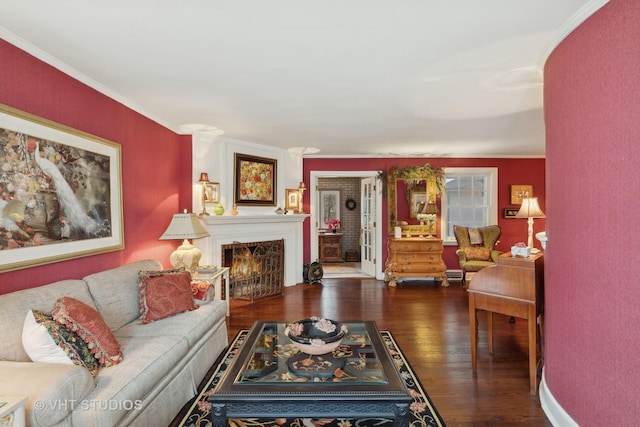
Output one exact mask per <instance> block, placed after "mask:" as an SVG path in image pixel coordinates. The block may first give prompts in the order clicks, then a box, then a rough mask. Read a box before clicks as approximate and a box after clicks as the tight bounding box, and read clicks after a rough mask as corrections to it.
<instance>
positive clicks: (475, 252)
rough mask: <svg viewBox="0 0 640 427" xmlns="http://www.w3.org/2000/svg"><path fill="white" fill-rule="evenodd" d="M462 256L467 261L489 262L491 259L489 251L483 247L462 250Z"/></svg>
mask: <svg viewBox="0 0 640 427" xmlns="http://www.w3.org/2000/svg"><path fill="white" fill-rule="evenodd" d="M463 251H464V256H466V257H467V259H468V260H472V261H489V260H490V259H491V249H489V248H485V247H484V246H477V247H473V248H464V249H463Z"/></svg>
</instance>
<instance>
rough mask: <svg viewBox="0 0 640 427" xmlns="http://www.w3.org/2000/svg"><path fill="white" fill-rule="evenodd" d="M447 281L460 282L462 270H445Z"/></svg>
mask: <svg viewBox="0 0 640 427" xmlns="http://www.w3.org/2000/svg"><path fill="white" fill-rule="evenodd" d="M446 274H447V280H453V281H454V282H455V281H458V282H459V281H462V270H447V271H446Z"/></svg>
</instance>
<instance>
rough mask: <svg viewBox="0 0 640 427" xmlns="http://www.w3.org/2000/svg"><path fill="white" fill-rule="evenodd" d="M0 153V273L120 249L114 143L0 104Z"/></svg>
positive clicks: (117, 148) (117, 160) (116, 148)
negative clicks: (1, 164)
mask: <svg viewBox="0 0 640 427" xmlns="http://www.w3.org/2000/svg"><path fill="white" fill-rule="evenodd" d="M0 146H1V147H0V151H2V152H4V153H5V161H6V162H8V163H7V165H8V166H9V167H8V168H7V169H6V173H5V174H4V175H3V177H2V180H1V182H2V183H0V187H2V189H1V191H2V192H3V193H4V196H3V199H2V201H1V203H2V205H1V206H0V210H2V213H3V216H4V217H5V223H4V224H3V227H2V229H1V230H2V231H0V245H2V250H1V251H0V252H1V253H2V256H1V257H0V273H2V272H6V271H12V270H18V269H22V268H29V267H34V266H37V265H43V264H50V263H54V262H59V261H63V260H69V259H74V258H81V257H85V256H91V255H97V254H100V253H105V252H112V251H119V250H122V249H124V226H123V215H122V156H121V149H120V144H117V143H115V142H111V141H107V140H105V139H102V138H99V137H97V136H94V135H90V134H88V133H85V132H82V131H79V130H76V129H73V128H70V127H68V126H64V125H61V124H58V123H55V122H53V121H50V120H47V119H44V118H41V117H37V116H35V115H32V114H29V113H26V112H23V111H20V110H17V109H15V108H13V107H9V106H6V105H2V104H0ZM21 165H22V166H21ZM24 165H28V166H29V167H28V168H25V167H24ZM78 165H84V166H83V167H79V166H78ZM12 188H22V189H23V190H24V191H22V193H21V194H18V193H17V192H15V191H14V190H12ZM7 218H8V219H9V220H10V222H7V221H6V219H7Z"/></svg>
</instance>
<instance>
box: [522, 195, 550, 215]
mask: <svg viewBox="0 0 640 427" xmlns="http://www.w3.org/2000/svg"><path fill="white" fill-rule="evenodd" d="M516 218H545V215H544V212H542V209H540V205H539V204H538V198H537V197H525V198H524V199H522V206H520V210H519V211H518V213H517V214H516Z"/></svg>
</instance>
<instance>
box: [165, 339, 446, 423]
mask: <svg viewBox="0 0 640 427" xmlns="http://www.w3.org/2000/svg"><path fill="white" fill-rule="evenodd" d="M248 332H249V331H248V330H241V331H240V332H238V334H237V335H236V336H235V338H234V339H233V340H232V341H231V344H230V345H229V347H228V348H227V350H226V351H225V352H223V353H222V355H221V356H220V357H219V358H218V360H217V361H216V363H215V364H214V367H213V368H212V369H211V370H210V371H209V377H208V378H207V379H205V381H203V384H202V385H201V387H200V388H201V390H200V391H199V393H198V395H197V396H196V397H195V398H194V399H192V400H191V401H190V402H189V403H187V404H186V405H185V407H184V408H183V410H182V411H181V412H180V414H178V416H177V417H176V419H175V420H174V421H173V422H172V423H171V427H174V426H177V427H211V425H212V424H211V420H210V415H211V404H210V403H209V402H207V397H208V396H211V395H212V394H213V392H214V391H215V388H216V385H217V384H218V382H219V381H220V378H222V375H223V374H224V372H225V370H226V368H227V367H228V366H229V364H230V363H231V360H232V359H233V358H234V356H235V355H236V353H237V352H238V349H239V348H240V346H241V345H242V343H243V342H244V339H245V337H246V336H247V333H248ZM380 333H381V335H382V338H383V341H384V343H385V344H386V345H387V347H388V348H389V351H390V352H391V355H392V357H393V360H394V365H395V367H396V369H398V372H399V373H400V377H401V378H402V379H403V380H404V381H405V384H406V386H407V389H408V390H409V394H410V395H411V397H412V398H413V403H411V404H410V406H409V410H410V412H411V413H410V418H409V427H444V426H445V423H444V421H443V420H442V418H441V417H440V415H439V414H438V411H437V409H436V407H435V406H434V405H433V403H432V402H431V399H430V398H429V395H428V394H427V392H426V390H425V389H424V387H423V386H422V384H421V383H420V380H419V379H418V377H417V376H416V375H415V373H414V372H413V369H412V368H411V366H410V365H409V362H408V361H407V360H406V359H405V357H404V354H403V353H402V351H401V349H400V347H398V344H397V343H396V342H395V340H394V339H393V336H392V335H391V333H390V332H389V331H381V332H380ZM300 415H301V418H290V419H283V418H279V419H261V418H250V419H232V420H229V422H228V425H229V426H231V427H373V426H375V427H390V426H393V420H391V419H385V418H367V419H343V418H332V419H311V418H302V416H304V414H300Z"/></svg>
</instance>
